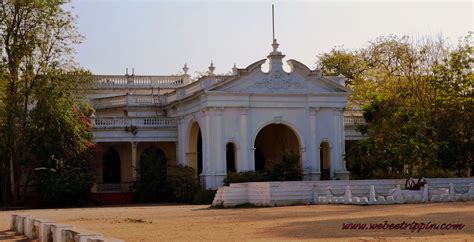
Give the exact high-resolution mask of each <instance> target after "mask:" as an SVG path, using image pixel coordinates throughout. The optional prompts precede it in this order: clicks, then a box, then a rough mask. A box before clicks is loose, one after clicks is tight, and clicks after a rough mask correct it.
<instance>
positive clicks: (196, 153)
mask: <svg viewBox="0 0 474 242" xmlns="http://www.w3.org/2000/svg"><path fill="white" fill-rule="evenodd" d="M186 155H187V160H188V166H189V167H192V168H194V169H195V170H196V171H197V174H196V176H197V178H199V174H201V173H202V170H203V165H202V155H203V152H202V134H201V128H200V127H199V124H198V123H197V122H194V123H193V124H192V125H191V128H190V130H189V139H188V152H187V153H186Z"/></svg>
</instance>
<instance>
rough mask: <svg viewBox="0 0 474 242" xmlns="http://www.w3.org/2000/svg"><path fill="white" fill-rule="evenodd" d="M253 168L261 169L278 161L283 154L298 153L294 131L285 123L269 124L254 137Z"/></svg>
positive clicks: (297, 141)
mask: <svg viewBox="0 0 474 242" xmlns="http://www.w3.org/2000/svg"><path fill="white" fill-rule="evenodd" d="M254 147H255V153H254V154H255V170H259V171H263V170H265V169H268V168H269V167H271V166H272V164H273V163H274V162H276V161H280V160H281V159H282V157H283V155H284V154H289V153H295V154H298V155H299V154H300V152H299V150H300V142H299V140H298V137H297V135H296V133H295V132H294V131H293V130H292V129H291V128H290V127H289V126H287V125H285V124H269V125H267V126H265V127H264V128H262V129H261V130H260V131H259V132H258V134H257V137H256V138H255V143H254Z"/></svg>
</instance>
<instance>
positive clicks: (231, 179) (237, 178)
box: [224, 171, 268, 186]
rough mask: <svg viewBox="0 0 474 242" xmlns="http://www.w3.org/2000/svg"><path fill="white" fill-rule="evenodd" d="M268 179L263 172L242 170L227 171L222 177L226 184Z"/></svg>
mask: <svg viewBox="0 0 474 242" xmlns="http://www.w3.org/2000/svg"><path fill="white" fill-rule="evenodd" d="M263 181H268V177H267V175H266V173H264V172H256V171H243V172H229V173H227V177H226V178H225V179H224V185H226V186H228V185H229V184H230V183H243V182H263Z"/></svg>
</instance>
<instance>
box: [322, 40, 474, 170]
mask: <svg viewBox="0 0 474 242" xmlns="http://www.w3.org/2000/svg"><path fill="white" fill-rule="evenodd" d="M472 55H473V44H472V34H470V35H468V36H466V37H465V38H464V39H462V40H461V41H460V43H459V45H458V46H457V47H455V48H452V47H451V46H449V45H448V44H447V43H446V41H445V40H444V39H443V38H437V39H432V38H425V39H422V40H418V41H413V40H411V39H410V38H408V37H397V36H388V37H380V38H378V39H376V41H374V42H371V43H369V45H368V46H367V47H366V48H362V49H359V50H355V51H350V50H344V49H340V48H339V49H334V50H332V51H331V52H329V53H326V54H323V55H320V56H319V62H318V65H319V67H320V68H321V69H322V70H323V72H324V73H325V74H330V75H331V74H333V75H337V74H341V73H342V74H344V75H346V76H347V77H348V78H350V79H351V81H350V82H349V84H348V87H350V88H351V89H352V90H353V94H352V96H351V98H350V106H359V107H363V109H364V112H365V113H364V117H365V118H366V121H367V124H368V125H367V126H366V127H361V128H363V130H364V131H365V132H367V133H368V134H369V140H365V141H361V142H359V143H358V144H357V145H356V146H355V147H353V148H352V149H350V150H349V151H348V154H347V158H348V159H349V160H350V161H351V162H353V164H354V165H355V167H352V169H356V170H358V171H364V172H367V173H368V174H369V175H373V173H374V172H376V171H377V169H378V170H379V171H380V173H381V176H385V177H386V175H387V174H392V175H394V176H396V174H401V173H404V172H406V171H408V172H409V173H411V174H412V175H423V174H426V173H427V172H428V171H430V172H431V173H433V172H432V170H433V169H440V170H451V171H453V172H455V173H456V174H457V175H469V171H470V167H472V164H473V154H472V150H473V142H474V138H473V137H474V133H473V123H474V122H473V118H474V116H473V115H474V113H473V110H472V107H473V106H474V105H473V104H474V103H473V93H472V87H473V80H474V76H473V72H472V66H473V62H474V60H473V59H472ZM369 163H370V164H369ZM360 165H362V166H364V167H371V168H370V169H365V168H363V167H362V168H361V166H360ZM405 168H407V169H405ZM362 175H364V174H362ZM365 175H367V174H365Z"/></svg>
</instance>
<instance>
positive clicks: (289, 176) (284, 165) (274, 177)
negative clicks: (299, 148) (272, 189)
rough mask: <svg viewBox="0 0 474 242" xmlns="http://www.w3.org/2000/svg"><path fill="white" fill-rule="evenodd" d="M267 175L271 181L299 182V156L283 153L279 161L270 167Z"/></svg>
mask: <svg viewBox="0 0 474 242" xmlns="http://www.w3.org/2000/svg"><path fill="white" fill-rule="evenodd" d="M268 175H269V179H270V180H271V181H301V180H302V179H303V168H302V166H301V162H300V155H299V154H298V153H295V152H286V153H283V154H282V158H281V159H280V160H278V161H276V162H274V163H272V164H271V165H270V167H269V172H268Z"/></svg>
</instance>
